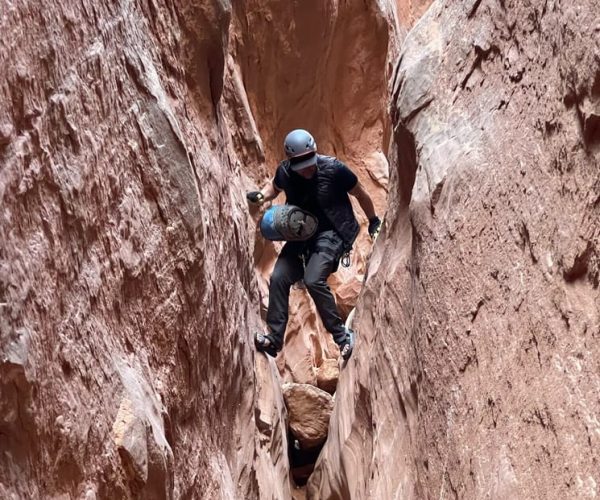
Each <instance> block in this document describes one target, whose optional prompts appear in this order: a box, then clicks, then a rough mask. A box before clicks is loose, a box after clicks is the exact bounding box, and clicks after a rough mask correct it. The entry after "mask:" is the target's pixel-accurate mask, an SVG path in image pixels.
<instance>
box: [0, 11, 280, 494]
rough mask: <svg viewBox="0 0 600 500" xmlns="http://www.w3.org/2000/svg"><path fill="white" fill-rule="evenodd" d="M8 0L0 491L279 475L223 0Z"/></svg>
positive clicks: (254, 488) (274, 490) (0, 185)
mask: <svg viewBox="0 0 600 500" xmlns="http://www.w3.org/2000/svg"><path fill="white" fill-rule="evenodd" d="M1 9H2V10H1V17H0V31H1V32H2V37H1V40H0V63H1V66H2V68H3V71H4V73H3V76H2V79H1V80H0V136H1V137H0V165H1V166H0V214H1V215H0V217H1V223H0V439H1V442H2V444H1V446H0V497H2V498H49V497H59V496H60V495H65V496H63V497H61V498H76V497H77V498H84V497H85V498H88V499H89V498H128V497H141V498H168V497H169V498H172V497H175V498H197V497H198V496H201V495H206V498H209V497H210V498H218V497H221V498H241V497H245V498H251V497H257V496H258V494H259V490H260V491H262V492H263V493H264V497H265V498H268V497H269V495H272V496H273V497H276V498H281V497H285V496H287V495H289V486H288V484H287V455H286V450H287V444H286V442H285V441H286V437H285V436H286V434H285V428H283V427H281V422H282V419H283V418H284V415H285V409H284V406H283V400H282V398H281V394H280V393H279V392H278V390H277V389H273V387H275V388H276V387H278V385H277V384H278V382H277V381H276V377H277V375H276V374H275V372H274V371H273V370H272V367H270V366H269V365H268V364H266V363H263V364H260V363H259V364H258V366H257V371H256V377H258V379H259V380H258V383H255V372H254V359H253V346H252V345H251V342H250V330H251V329H253V328H256V327H258V326H259V324H260V318H259V317H258V289H257V284H256V280H255V277H254V272H253V269H252V262H253V261H252V255H251V253H250V251H249V241H248V225H247V215H246V201H245V198H244V190H245V186H244V185H243V182H242V175H241V170H240V162H239V160H238V159H237V156H236V152H235V151H236V150H240V151H243V149H242V148H241V146H240V145H239V144H234V139H236V138H238V137H239V134H238V132H237V124H235V123H234V124H233V125H234V127H235V128H230V125H229V123H228V121H227V116H229V115H231V113H233V111H230V110H229V109H228V106H229V101H228V102H225V101H224V100H223V99H222V95H223V91H224V87H225V84H227V85H228V87H227V88H228V89H232V88H233V91H234V92H235V91H238V95H237V96H235V99H233V98H232V99H233V100H235V101H236V102H243V101H244V96H243V95H242V94H241V92H240V89H239V88H235V87H234V86H232V84H231V83H228V80H227V79H226V78H225V77H224V75H227V71H226V70H227V61H228V60H227V54H228V38H229V28H230V20H231V16H232V11H231V5H229V3H228V2H220V1H204V2H178V1H176V2H170V1H168V2H159V1H155V0H148V1H146V0H140V1H137V2H133V1H128V0H123V1H117V2H96V1H83V2H77V3H74V2H66V3H65V2H53V1H50V2H45V3H44V4H43V5H42V4H39V5H38V4H37V3H36V2H28V1H27V2H4V3H3V5H2V8H1ZM227 78H229V77H228V76H227ZM229 96H230V97H231V92H230V94H229ZM232 130H235V132H233V131H232ZM243 139H244V141H245V142H244V147H246V148H248V149H250V148H251V147H252V145H253V144H255V143H256V142H257V141H258V139H257V138H256V137H249V138H248V137H244V138H243ZM236 146H237V148H236ZM200 492H201V493H200Z"/></svg>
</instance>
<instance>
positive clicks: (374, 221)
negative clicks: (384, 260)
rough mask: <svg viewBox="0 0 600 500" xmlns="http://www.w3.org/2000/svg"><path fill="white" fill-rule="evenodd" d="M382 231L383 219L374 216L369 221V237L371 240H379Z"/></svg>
mask: <svg viewBox="0 0 600 500" xmlns="http://www.w3.org/2000/svg"><path fill="white" fill-rule="evenodd" d="M380 229H381V219H380V218H379V217H377V216H376V215H374V216H373V217H371V218H370V219H369V236H370V237H371V239H373V240H374V239H375V238H377V235H378V234H379V230H380Z"/></svg>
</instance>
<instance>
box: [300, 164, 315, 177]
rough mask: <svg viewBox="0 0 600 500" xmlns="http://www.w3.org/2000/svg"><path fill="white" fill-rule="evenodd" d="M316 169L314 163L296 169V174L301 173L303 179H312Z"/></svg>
mask: <svg viewBox="0 0 600 500" xmlns="http://www.w3.org/2000/svg"><path fill="white" fill-rule="evenodd" d="M316 171H317V166H316V165H311V166H310V167H306V168H303V169H302V170H298V171H296V173H297V174H298V175H301V176H302V177H304V178H305V179H312V176H313V175H315V172H316Z"/></svg>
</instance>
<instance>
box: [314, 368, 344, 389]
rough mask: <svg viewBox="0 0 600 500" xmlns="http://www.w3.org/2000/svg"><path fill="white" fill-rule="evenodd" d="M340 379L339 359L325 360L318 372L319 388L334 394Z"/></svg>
mask: <svg viewBox="0 0 600 500" xmlns="http://www.w3.org/2000/svg"><path fill="white" fill-rule="evenodd" d="M339 377H340V367H339V363H338V360H337V359H325V360H323V364H321V366H319V368H318V370H317V387H318V388H319V389H323V390H324V391H326V392H328V393H329V394H333V393H334V392H335V389H336V387H337V382H338V378H339Z"/></svg>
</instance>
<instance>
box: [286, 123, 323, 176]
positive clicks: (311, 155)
mask: <svg viewBox="0 0 600 500" xmlns="http://www.w3.org/2000/svg"><path fill="white" fill-rule="evenodd" d="M283 149H284V150H285V154H286V156H287V157H288V160H289V161H290V165H291V167H292V170H293V171H294V172H296V171H298V170H302V169H303V168H306V167H310V166H312V165H316V164H317V143H316V142H315V139H314V137H313V136H312V135H310V133H308V132H307V131H306V130H304V129H301V128H297V129H296V130H292V131H291V132H290V133H289V134H288V135H286V137H285V141H283Z"/></svg>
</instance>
